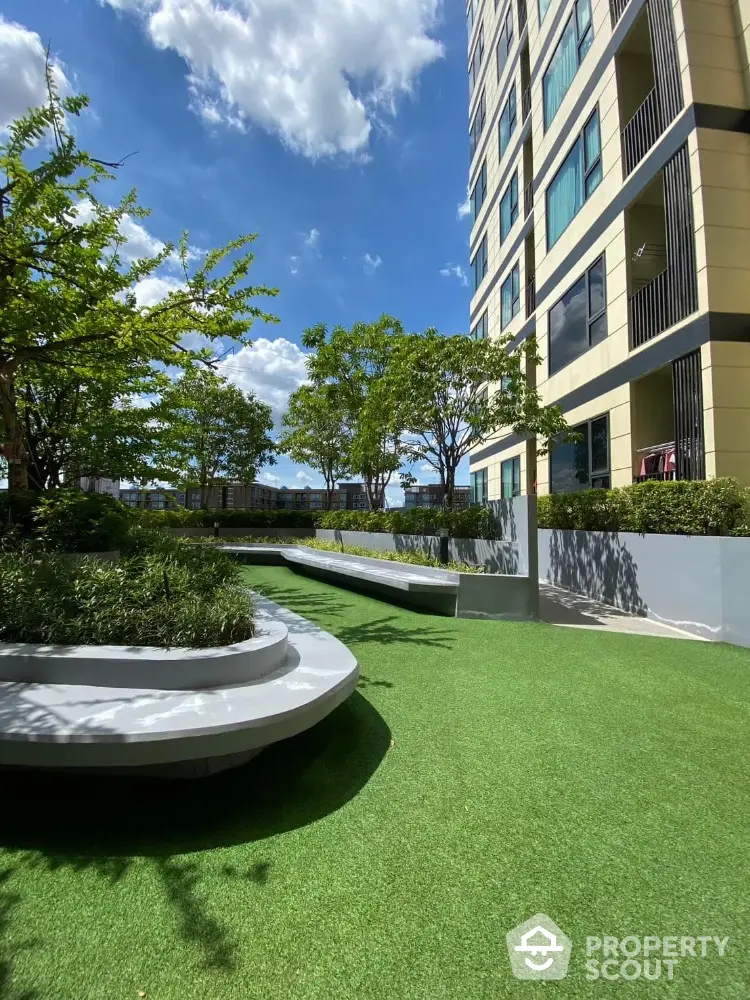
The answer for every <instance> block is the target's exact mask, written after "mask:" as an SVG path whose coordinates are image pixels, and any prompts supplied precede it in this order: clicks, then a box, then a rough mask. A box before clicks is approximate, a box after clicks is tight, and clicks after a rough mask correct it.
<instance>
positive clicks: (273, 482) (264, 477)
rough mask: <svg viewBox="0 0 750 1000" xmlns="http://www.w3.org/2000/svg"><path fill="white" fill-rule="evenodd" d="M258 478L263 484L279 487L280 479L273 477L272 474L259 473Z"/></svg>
mask: <svg viewBox="0 0 750 1000" xmlns="http://www.w3.org/2000/svg"><path fill="white" fill-rule="evenodd" d="M260 478H261V479H262V480H263V481H264V482H265V483H268V484H269V486H279V485H280V483H281V479H279V477H278V476H274V474H273V473H272V472H261V474H260Z"/></svg>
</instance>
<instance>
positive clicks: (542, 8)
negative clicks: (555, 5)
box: [539, 0, 551, 25]
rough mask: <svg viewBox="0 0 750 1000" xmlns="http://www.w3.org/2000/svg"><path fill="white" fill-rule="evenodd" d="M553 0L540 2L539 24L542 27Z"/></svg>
mask: <svg viewBox="0 0 750 1000" xmlns="http://www.w3.org/2000/svg"><path fill="white" fill-rule="evenodd" d="M550 2H551V0H539V24H540V25H541V23H542V21H543V20H544V16H545V14H546V13H547V11H548V10H549V5H550Z"/></svg>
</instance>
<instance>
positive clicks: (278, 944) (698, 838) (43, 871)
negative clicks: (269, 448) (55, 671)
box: [0, 550, 750, 1000]
mask: <svg viewBox="0 0 750 1000" xmlns="http://www.w3.org/2000/svg"><path fill="white" fill-rule="evenodd" d="M198 554H199V555H205V554H207V553H205V552H204V550H201V551H200V552H199V553H198ZM243 577H244V580H245V582H246V584H247V585H249V586H252V587H254V588H256V589H257V590H259V591H261V592H262V593H264V594H265V595H267V596H268V597H269V598H271V599H273V600H276V601H278V602H280V603H281V604H283V605H284V606H286V607H289V608H290V609H292V610H293V611H297V612H299V613H300V614H302V615H304V616H306V617H307V618H308V619H310V620H313V621H315V622H317V623H318V624H320V625H321V626H323V627H324V628H326V629H328V630H329V631H331V632H333V633H335V634H336V635H337V636H338V637H339V638H340V639H341V640H342V641H344V642H345V643H346V644H347V645H348V646H349V647H350V648H351V649H352V651H353V652H354V654H355V655H356V657H357V659H358V661H359V664H360V670H361V676H360V683H359V688H358V691H357V692H356V693H355V694H354V695H353V696H352V697H351V698H350V699H349V700H348V701H347V702H345V703H344V704H343V705H342V706H340V708H338V709H337V710H336V712H334V713H333V714H332V715H331V716H330V717H329V718H328V719H326V720H324V722H322V723H321V724H320V725H319V726H316V727H315V728H314V729H312V730H310V731H308V732H307V733H304V734H301V735H300V736H299V737H297V738H295V739H294V740H292V741H290V742H289V743H287V744H280V745H278V746H276V747H274V748H271V749H269V750H267V751H265V752H264V753H263V754H261V755H260V756H259V757H257V758H256V759H255V761H253V762H251V763H250V764H249V765H248V766H247V767H245V768H241V769H238V770H236V771H233V772H232V771H230V772H227V773H225V774H223V775H218V776H217V777H216V778H213V779H208V780H205V781H196V782H184V783H171V784H170V783H167V784H163V783H153V782H148V781H144V780H140V781H138V780H135V779H122V780H119V781H114V780H113V779H112V778H109V777H108V778H93V777H92V778H89V779H83V778H77V777H75V776H69V775H68V776H65V775H52V776H49V775H47V776H45V775H32V776H29V775H22V776H18V775H3V807H2V809H0V970H2V972H1V974H0V984H1V985H0V995H2V996H3V1000H73V998H76V1000H101V998H103V997H123V998H129V997H132V998H134V1000H135V998H138V997H139V994H141V993H142V994H144V995H145V997H146V1000H152V998H153V1000H156V998H158V1000H206V998H207V997H210V998H211V1000H268V998H269V997H284V998H286V1000H331V998H334V997H335V998H337V1000H516V998H518V997H521V996H523V997H528V998H533V1000H542V998H544V1000H549V997H551V996H554V997H555V998H560V1000H580V998H583V1000H609V998H612V1000H622V997H623V996H626V995H627V997H633V998H635V1000H640V998H643V1000H660V998H664V1000H667V998H668V1000H745V998H746V996H747V982H748V978H749V977H750V965H749V959H748V954H749V953H748V949H747V930H746V929H747V927H748V922H749V921H748V917H750V914H749V913H748V897H747V893H746V891H745V886H746V885H747V882H748V874H749V873H748V852H747V835H746V823H745V818H746V817H747V815H748V814H750V793H749V791H748V785H747V780H746V774H745V764H744V760H743V754H742V747H744V746H746V740H747V729H746V726H747V704H748V687H749V686H750V651H748V650H745V649H739V648H735V647H731V646H726V645H721V644H714V643H702V642H691V641H682V640H674V639H656V638H649V637H643V636H634V635H622V634H613V633H604V632H597V631H595V630H590V629H572V628H556V627H554V626H551V625H545V624H536V623H531V622H495V621H468V620H464V619H453V618H437V617H433V616H430V615H425V614H419V613H416V612H412V611H407V610H403V609H401V608H396V607H393V606H391V605H389V604H387V603H382V602H380V601H377V600H374V599H373V598H370V597H364V596H360V595H358V594H354V593H351V592H348V591H346V590H345V589H343V588H338V587H333V586H330V585H328V584H325V583H322V582H318V581H316V580H311V579H309V578H307V577H304V576H300V575H296V574H295V573H293V572H292V571H291V570H289V569H287V568H283V567H261V566H252V567H246V568H245V569H244V570H243ZM59 802H64V803H65V809H64V810H59V809H55V811H54V822H52V821H51V820H50V816H51V812H50V803H59ZM537 912H544V913H547V914H549V916H550V917H552V918H553V919H554V920H555V921H556V922H557V923H558V924H559V925H560V927H561V928H562V929H563V930H564V931H565V933H566V934H567V935H568V936H569V937H570V938H571V939H572V942H573V954H572V957H571V962H570V967H569V971H568V976H567V978H566V979H565V980H563V981H561V982H557V983H532V982H527V983H519V982H518V981H517V980H515V979H514V978H513V977H512V975H511V972H510V965H509V963H508V956H507V953H506V946H505V935H506V933H507V932H508V931H509V930H510V929H511V928H513V927H515V926H516V925H518V924H520V923H521V922H522V921H524V920H526V919H527V918H528V917H530V916H532V915H533V914H535V913H537ZM603 934H610V935H615V936H617V937H619V938H623V937H625V936H626V935H628V934H634V935H644V934H652V935H661V936H663V935H667V934H675V935H682V934H685V935H691V934H692V935H697V934H716V935H720V936H722V937H724V936H726V935H729V938H730V940H729V943H728V946H727V950H726V955H725V957H724V958H721V959H717V958H715V957H712V958H707V959H705V960H703V959H700V958H695V959H690V958H687V959H684V960H680V962H679V963H678V965H677V966H676V968H675V970H674V979H673V981H671V982H670V981H668V980H667V979H666V978H665V977H662V978H661V979H659V980H657V981H654V982H644V981H642V980H640V981H635V982H627V983H626V982H624V981H622V980H619V981H613V982H608V981H605V980H604V979H602V978H600V979H599V980H597V981H596V982H589V981H587V980H586V978H585V976H586V970H585V956H584V949H585V942H586V937H587V936H589V935H603ZM618 967H619V966H618Z"/></svg>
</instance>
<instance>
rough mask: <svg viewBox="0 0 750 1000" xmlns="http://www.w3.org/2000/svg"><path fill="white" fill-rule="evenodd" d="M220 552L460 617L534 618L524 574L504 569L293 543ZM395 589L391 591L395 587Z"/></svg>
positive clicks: (233, 547) (530, 590)
mask: <svg viewBox="0 0 750 1000" xmlns="http://www.w3.org/2000/svg"><path fill="white" fill-rule="evenodd" d="M220 547H221V549H222V550H223V551H224V552H228V553H230V554H231V555H234V556H236V557H237V558H239V559H244V560H246V561H248V562H251V563H253V562H255V563H258V562H273V563H277V564H279V565H289V566H292V567H299V568H300V569H302V570H303V571H306V572H308V573H311V574H312V575H316V576H320V577H322V578H323V579H326V580H328V579H330V580H332V581H333V582H338V581H344V582H347V583H349V584H350V585H351V586H352V587H353V588H356V589H359V590H366V591H369V592H371V593H374V594H375V595H376V596H378V597H382V598H384V599H386V600H387V599H389V597H390V598H392V599H394V600H395V599H400V600H401V602H402V603H406V604H409V605H413V606H415V607H418V608H420V609H425V610H429V611H432V612H435V613H437V614H442V615H450V616H456V617H459V618H500V619H523V618H533V617H534V616H535V614H536V604H535V601H534V593H533V587H532V585H531V583H530V581H529V578H528V576H518V575H513V574H503V573H460V572H457V571H455V570H447V569H438V568H437V567H434V566H415V565H412V564H409V563H401V562H397V561H395V560H390V559H373V558H372V557H370V556H355V555H350V554H349V553H346V552H342V553H338V552H326V551H320V550H318V549H309V548H304V547H301V546H300V547H298V546H295V545H259V544H253V543H250V544H244V545H242V544H234V545H222V546H220ZM394 592H395V593H394Z"/></svg>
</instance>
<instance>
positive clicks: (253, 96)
mask: <svg viewBox="0 0 750 1000" xmlns="http://www.w3.org/2000/svg"><path fill="white" fill-rule="evenodd" d="M2 17H3V18H4V20H3V21H0V117H1V118H2V122H0V127H1V126H2V124H3V123H4V122H7V120H8V119H9V118H11V117H13V115H14V114H17V113H18V112H19V111H20V110H22V109H23V108H25V107H26V106H27V105H28V104H29V103H30V102H32V101H34V100H35V99H36V97H37V96H38V90H39V86H40V79H41V78H40V58H41V53H42V48H43V46H46V44H47V43H48V42H49V43H50V44H51V46H52V51H53V53H54V56H55V58H56V60H57V61H58V68H57V72H58V75H59V79H60V80H61V82H62V85H63V87H64V86H66V85H68V86H69V87H71V88H72V89H73V90H76V91H79V92H85V93H87V94H88V95H89V97H90V98H91V112H90V113H88V114H86V115H85V117H84V118H83V119H82V120H81V122H80V123H79V124H78V125H77V131H78V135H79V139H80V141H81V143H82V145H84V146H85V147H86V148H88V149H89V150H91V152H93V153H94V155H97V156H100V157H103V158H105V159H114V158H117V157H120V156H123V155H124V154H126V153H130V152H132V151H137V155H135V156H132V157H130V158H129V159H128V161H127V163H126V165H125V167H124V168H123V169H122V170H121V172H120V177H119V179H118V181H117V182H116V183H115V184H112V185H111V190H110V191H109V192H105V191H102V197H104V196H105V194H106V197H107V198H108V200H114V199H115V198H116V197H117V196H119V195H120V194H122V193H124V192H125V191H126V190H128V189H129V188H130V187H136V188H137V189H138V193H139V197H140V201H141V203H142V204H143V205H145V206H147V207H149V208H150V209H151V216H150V217H149V218H148V219H147V220H144V222H143V227H144V228H143V230H137V229H134V230H133V249H134V252H135V251H136V250H138V251H141V250H145V249H148V247H149V246H153V245H156V242H157V241H159V240H163V241H166V240H174V239H176V238H178V237H179V234H180V232H181V230H182V229H183V228H187V229H189V231H190V239H191V242H192V243H194V244H196V245H198V246H200V247H210V246H215V245H218V244H221V243H223V242H225V241H226V240H228V239H230V238H232V237H233V236H235V235H237V234H238V233H241V232H257V233H258V234H259V237H258V240H257V242H256V244H255V251H256V254H257V257H256V263H255V265H254V267H253V270H252V280H253V282H257V283H259V284H260V283H263V284H267V285H271V286H275V287H278V288H279V296H278V297H277V298H276V299H275V300H273V301H272V302H270V303H269V306H270V310H271V311H272V312H275V313H276V314H277V315H278V316H279V317H280V320H281V322H280V323H279V324H276V325H268V326H266V325H263V324H256V325H255V326H254V327H253V331H252V337H253V340H254V342H255V344H254V346H253V347H252V348H249V349H245V350H243V351H241V352H238V353H237V354H236V355H235V356H233V357H231V358H229V359H228V360H227V364H226V367H225V374H226V375H227V376H228V377H230V378H231V379H232V380H233V381H236V382H237V384H238V385H240V386H243V387H245V388H251V389H253V390H254V391H255V392H257V393H258V395H259V396H261V397H262V398H264V399H266V400H267V401H268V402H270V403H271V404H272V405H273V406H274V409H275V412H276V413H277V414H278V413H280V412H281V410H283V406H284V402H285V400H286V397H287V395H288V393H289V392H290V391H291V390H292V389H294V388H295V387H296V385H298V384H299V382H300V380H301V379H302V378H303V377H304V358H303V356H302V353H301V351H300V347H299V344H300V337H301V334H302V331H303V330H304V329H305V328H306V327H307V326H310V325H312V324H314V323H318V322H324V323H326V324H328V325H333V324H336V323H342V324H345V325H349V324H351V323H353V322H354V321H356V320H368V319H374V318H376V317H377V316H379V315H380V314H381V313H382V312H389V313H392V314H394V315H395V316H398V317H399V318H400V319H401V320H402V321H403V323H404V324H405V326H406V327H407V329H413V330H421V329H424V328H425V327H427V326H430V325H434V326H436V327H437V328H438V329H439V330H441V331H442V332H445V333H456V332H459V331H465V330H466V326H467V322H468V306H469V297H470V293H469V288H468V287H467V276H468V263H467V259H466V258H467V254H468V236H469V219H468V217H467V216H466V215H464V214H462V213H461V212H460V211H459V205H460V204H461V203H463V202H464V200H465V197H466V176H467V155H468V147H467V138H466V133H467V124H466V105H467V74H466V22H465V17H464V9H463V4H461V3H454V2H452V0H445V3H442V2H441V0H364V2H359V0H306V3H304V4H301V3H299V0H222V2H221V3H220V2H219V0H35V2H34V3H33V4H30V3H29V2H28V0H3V4H2ZM441 272H443V273H441ZM163 280H164V281H165V282H169V281H170V280H172V281H174V280H177V279H176V277H175V276H174V275H170V274H169V271H168V270H167V271H166V272H165V274H164V277H163ZM162 287H163V286H162ZM159 290H160V287H159V285H158V283H155V284H152V286H151V287H149V288H147V289H144V290H143V293H144V297H149V296H152V295H156V294H158V293H159ZM414 471H415V474H416V475H417V476H418V477H419V478H420V479H421V480H422V481H425V482H426V481H429V480H431V479H432V478H434V477H432V476H429V475H428V474H427V473H425V472H423V471H420V470H419V469H415V470H414ZM269 476H270V477H276V478H271V479H268V477H269ZM262 478H264V479H265V481H272V482H276V481H277V480H278V482H279V483H280V484H285V485H287V486H297V485H300V484H302V485H305V484H306V483H308V482H310V483H311V484H312V485H316V484H317V483H318V482H319V480H318V479H317V477H316V476H315V475H314V474H312V473H311V472H310V470H304V469H300V468H299V467H296V466H293V465H291V464H290V463H289V462H288V461H286V460H285V459H281V460H280V461H279V464H278V465H277V466H275V467H274V468H273V469H269V470H264V472H263V473H262ZM460 479H461V481H468V467H466V468H464V469H462V473H461V477H460ZM399 495H400V491H398V490H396V491H395V492H394V493H393V499H396V498H397V497H398V496H399Z"/></svg>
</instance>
